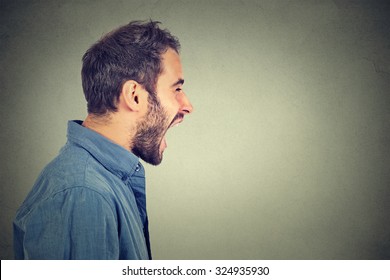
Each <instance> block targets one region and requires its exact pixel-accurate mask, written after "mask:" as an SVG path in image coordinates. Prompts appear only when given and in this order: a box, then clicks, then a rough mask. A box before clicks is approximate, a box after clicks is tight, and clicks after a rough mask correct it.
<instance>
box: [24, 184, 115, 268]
mask: <svg viewBox="0 0 390 280" xmlns="http://www.w3.org/2000/svg"><path fill="white" fill-rule="evenodd" d="M117 224H118V223H117V217H116V215H115V209H114V208H113V206H112V205H111V204H110V203H109V200H107V199H106V197H104V196H103V195H102V194H100V193H98V192H96V191H94V190H91V189H88V188H86V187H73V188H69V189H66V190H64V191H62V192H59V193H56V194H55V195H53V196H52V197H50V198H48V199H46V200H45V201H43V202H42V203H41V204H40V205H38V206H37V207H36V208H35V209H34V210H33V211H31V213H30V214H29V217H28V219H27V221H26V227H25V235H24V257H25V258H26V259H85V260H89V259H93V260H99V259H118V258H119V238H118V226H117Z"/></svg>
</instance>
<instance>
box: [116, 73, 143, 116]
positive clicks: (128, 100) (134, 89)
mask: <svg viewBox="0 0 390 280" xmlns="http://www.w3.org/2000/svg"><path fill="white" fill-rule="evenodd" d="M142 91H143V87H142V86H141V85H140V84H139V83H138V82H136V81H133V80H128V81H126V82H125V83H124V84H123V86H122V92H121V96H120V99H121V100H122V101H123V105H124V106H125V107H126V108H127V109H128V110H130V111H133V112H138V111H139V110H140V109H141V108H142V104H141V103H142V102H141V99H142Z"/></svg>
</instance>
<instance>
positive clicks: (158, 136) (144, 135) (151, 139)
mask: <svg viewBox="0 0 390 280" xmlns="http://www.w3.org/2000/svg"><path fill="white" fill-rule="evenodd" d="M179 117H180V114H178V115H176V116H175V118H174V119H173V120H172V121H171V122H169V117H168V114H167V113H166V111H165V110H164V108H163V107H162V106H161V102H160V100H159V98H158V97H157V94H155V93H149V96H148V112H147V114H146V116H145V117H144V118H143V119H142V120H141V121H139V123H138V126H137V132H136V134H135V136H134V138H133V141H132V146H133V147H132V152H133V153H134V154H135V155H136V156H138V157H140V158H141V159H142V160H144V161H145V162H147V163H150V164H152V165H159V164H160V163H161V162H162V159H163V155H162V151H160V146H161V141H163V138H164V135H165V133H166V132H167V130H168V128H169V127H170V125H171V124H172V123H173V122H174V121H175V120H176V119H177V118H179Z"/></svg>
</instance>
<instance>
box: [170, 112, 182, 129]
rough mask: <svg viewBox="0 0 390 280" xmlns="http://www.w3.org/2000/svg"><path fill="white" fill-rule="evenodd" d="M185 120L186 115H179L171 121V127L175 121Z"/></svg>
mask: <svg viewBox="0 0 390 280" xmlns="http://www.w3.org/2000/svg"><path fill="white" fill-rule="evenodd" d="M183 118H184V114H183V113H177V114H176V116H175V117H174V118H173V120H172V121H171V123H170V125H169V126H171V125H172V124H173V123H174V122H175V121H177V120H181V119H183Z"/></svg>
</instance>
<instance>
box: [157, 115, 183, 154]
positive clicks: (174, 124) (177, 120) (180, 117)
mask: <svg viewBox="0 0 390 280" xmlns="http://www.w3.org/2000/svg"><path fill="white" fill-rule="evenodd" d="M183 118H184V115H183V114H177V115H176V116H175V117H174V118H173V120H172V122H171V124H170V125H169V126H168V128H167V130H166V131H165V133H164V136H163V138H162V140H161V151H164V150H165V148H167V147H168V144H167V139H166V134H167V132H168V130H169V129H170V128H172V127H177V126H178V125H179V124H180V123H181V122H182V121H183Z"/></svg>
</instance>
